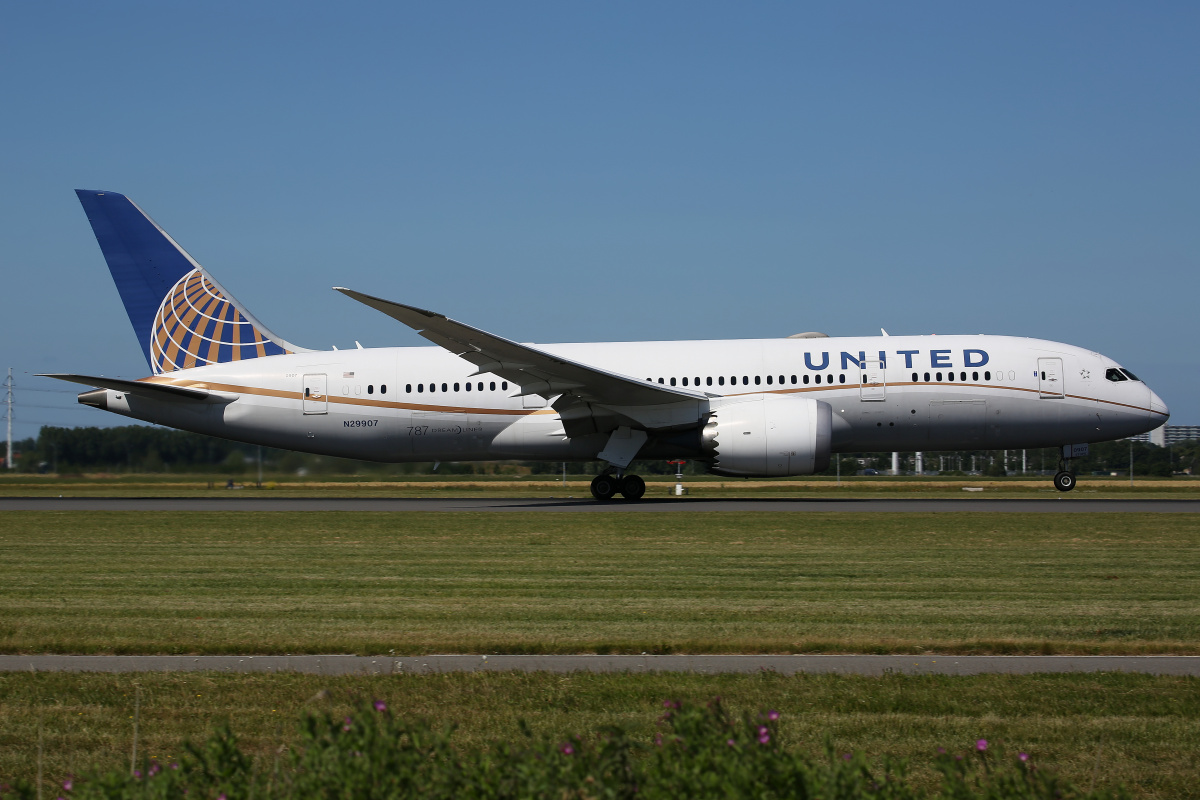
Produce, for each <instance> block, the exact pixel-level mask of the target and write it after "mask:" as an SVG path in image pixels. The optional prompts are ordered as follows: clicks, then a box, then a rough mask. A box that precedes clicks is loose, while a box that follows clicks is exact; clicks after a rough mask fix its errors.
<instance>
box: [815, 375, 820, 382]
mask: <svg viewBox="0 0 1200 800" xmlns="http://www.w3.org/2000/svg"><path fill="white" fill-rule="evenodd" d="M813 380H815V381H816V382H817V383H820V382H821V376H820V375H817V376H816V377H815V378H813Z"/></svg>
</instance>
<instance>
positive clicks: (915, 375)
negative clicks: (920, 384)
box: [912, 372, 920, 383]
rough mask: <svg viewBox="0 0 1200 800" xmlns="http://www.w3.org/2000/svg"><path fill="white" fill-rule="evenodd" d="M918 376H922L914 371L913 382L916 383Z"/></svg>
mask: <svg viewBox="0 0 1200 800" xmlns="http://www.w3.org/2000/svg"><path fill="white" fill-rule="evenodd" d="M918 377H920V376H919V375H917V373H915V372H914V373H913V381H912V382H913V383H916V382H917V378H918Z"/></svg>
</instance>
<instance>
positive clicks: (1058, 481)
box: [1054, 472, 1075, 492]
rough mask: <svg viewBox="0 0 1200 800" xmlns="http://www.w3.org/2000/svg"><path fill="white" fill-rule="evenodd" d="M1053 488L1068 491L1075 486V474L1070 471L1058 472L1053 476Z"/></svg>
mask: <svg viewBox="0 0 1200 800" xmlns="http://www.w3.org/2000/svg"><path fill="white" fill-rule="evenodd" d="M1054 488H1055V489H1058V490H1059V491H1060V492H1069V491H1071V490H1072V489H1074V488H1075V476H1074V475H1073V474H1072V473H1070V472H1060V473H1058V474H1057V475H1055V476H1054Z"/></svg>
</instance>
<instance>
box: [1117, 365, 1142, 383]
mask: <svg viewBox="0 0 1200 800" xmlns="http://www.w3.org/2000/svg"><path fill="white" fill-rule="evenodd" d="M1121 374H1122V375H1124V376H1125V377H1126V378H1129V380H1131V381H1136V380H1137V379H1138V376H1137V375H1134V374H1133V373H1132V372H1130V371H1129V370H1127V369H1125V368H1124V367H1121Z"/></svg>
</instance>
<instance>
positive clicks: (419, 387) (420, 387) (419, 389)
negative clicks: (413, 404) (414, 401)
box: [417, 383, 425, 392]
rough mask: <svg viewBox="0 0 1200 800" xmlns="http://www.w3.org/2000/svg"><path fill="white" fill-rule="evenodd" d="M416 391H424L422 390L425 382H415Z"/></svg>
mask: <svg viewBox="0 0 1200 800" xmlns="http://www.w3.org/2000/svg"><path fill="white" fill-rule="evenodd" d="M417 391H418V392H424V391H425V384H423V383H418V384H417Z"/></svg>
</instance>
